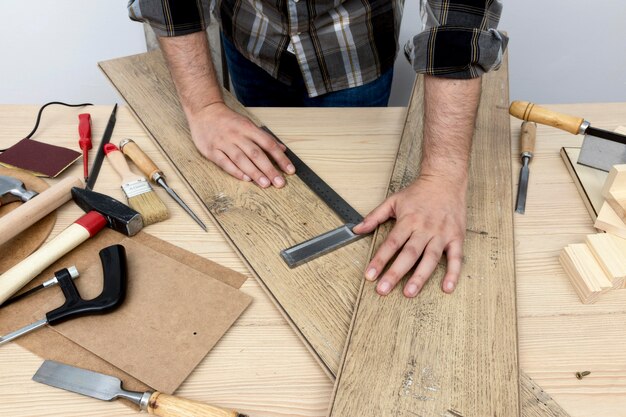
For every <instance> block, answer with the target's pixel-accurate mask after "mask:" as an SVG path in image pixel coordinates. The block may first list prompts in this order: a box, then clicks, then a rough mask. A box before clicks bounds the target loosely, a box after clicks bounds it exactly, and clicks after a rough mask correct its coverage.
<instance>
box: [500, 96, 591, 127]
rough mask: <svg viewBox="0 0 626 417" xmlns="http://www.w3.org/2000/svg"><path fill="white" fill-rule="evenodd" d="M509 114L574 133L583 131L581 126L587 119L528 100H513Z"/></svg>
mask: <svg viewBox="0 0 626 417" xmlns="http://www.w3.org/2000/svg"><path fill="white" fill-rule="evenodd" d="M509 114H510V115H511V116H513V117H517V118H518V119H521V120H525V121H527V122H536V123H541V124H542V125H548V126H552V127H556V128H557V129H561V130H564V131H566V132H569V133H573V134H574V135H577V134H579V133H581V132H580V126H581V125H582V124H583V123H584V121H585V119H583V118H582V117H575V116H570V115H567V114H562V113H557V112H554V111H551V110H548V109H546V108H543V107H540V106H537V105H535V104H533V103H529V102H528V101H514V102H512V103H511V107H509Z"/></svg>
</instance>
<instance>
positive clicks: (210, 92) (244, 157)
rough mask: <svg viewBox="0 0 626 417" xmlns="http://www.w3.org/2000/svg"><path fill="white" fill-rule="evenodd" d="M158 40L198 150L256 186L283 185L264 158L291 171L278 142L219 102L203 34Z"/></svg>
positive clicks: (283, 181) (209, 54)
mask: <svg viewBox="0 0 626 417" xmlns="http://www.w3.org/2000/svg"><path fill="white" fill-rule="evenodd" d="M159 43H160V45H161V49H162V50H163V54H164V56H165V58H166V61H167V65H168V68H169V70H170V73H171V74H172V79H173V80H174V85H176V91H177V92H178V97H179V99H180V103H181V105H182V107H183V110H184V112H185V115H186V116H187V121H188V122H189V128H190V129H191V137H192V139H193V141H194V144H195V145H196V148H198V151H199V152H200V153H201V154H202V155H203V156H204V157H205V158H207V159H209V160H211V161H212V162H214V163H215V164H217V165H218V166H220V167H221V168H222V169H223V170H224V171H226V172H228V173H229V174H230V175H232V176H233V177H235V178H239V179H240V180H244V181H254V182H255V183H256V184H258V185H259V186H260V187H262V188H266V187H269V186H270V185H272V184H273V185H274V186H275V187H282V186H284V185H285V179H284V178H283V176H282V175H281V173H280V172H279V171H278V170H277V169H276V168H274V166H273V164H272V161H271V160H270V158H271V159H273V160H274V161H275V162H276V163H277V164H278V166H280V168H281V169H282V170H283V171H284V172H286V173H288V174H293V173H294V172H295V168H294V166H293V165H292V164H291V162H290V161H289V159H287V156H285V153H284V151H285V148H284V146H282V145H280V144H279V143H278V142H276V140H275V139H274V138H273V137H271V135H269V134H267V133H266V132H264V131H263V130H261V129H259V128H258V127H257V126H255V125H254V123H252V121H251V120H249V119H248V118H246V117H244V116H241V115H240V114H239V113H237V112H235V111H233V110H231V109H229V108H228V107H227V106H226V105H225V104H224V100H223V97H222V92H221V88H220V86H219V83H218V81H217V77H216V76H215V68H213V63H212V61H211V53H210V50H209V45H208V41H207V37H206V33H205V32H204V31H202V32H195V33H191V34H189V35H183V36H176V37H171V38H164V37H161V38H159ZM268 155H269V157H268Z"/></svg>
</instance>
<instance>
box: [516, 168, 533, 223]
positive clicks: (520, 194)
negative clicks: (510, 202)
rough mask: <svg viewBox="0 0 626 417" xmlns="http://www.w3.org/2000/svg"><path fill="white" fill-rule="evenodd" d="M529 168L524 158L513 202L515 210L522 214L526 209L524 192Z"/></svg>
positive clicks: (525, 191)
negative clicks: (514, 201) (515, 198)
mask: <svg viewBox="0 0 626 417" xmlns="http://www.w3.org/2000/svg"><path fill="white" fill-rule="evenodd" d="M529 176H530V169H529V168H528V158H524V165H522V169H521V170H520V172H519V186H518V188H517V202H516V203H515V211H516V212H517V213H519V214H524V212H525V211H526V193H527V191H528V177H529Z"/></svg>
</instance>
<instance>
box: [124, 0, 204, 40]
mask: <svg viewBox="0 0 626 417" xmlns="http://www.w3.org/2000/svg"><path fill="white" fill-rule="evenodd" d="M128 15H129V17H130V18H131V19H132V20H135V21H137V22H144V23H148V24H149V25H150V26H151V27H152V29H154V32H155V33H156V34H157V36H180V35H187V34H189V33H194V32H199V31H201V30H205V29H206V27H207V25H208V24H209V18H210V2H209V1H203V0H198V1H188V0H185V1H176V0H130V1H129V2H128Z"/></svg>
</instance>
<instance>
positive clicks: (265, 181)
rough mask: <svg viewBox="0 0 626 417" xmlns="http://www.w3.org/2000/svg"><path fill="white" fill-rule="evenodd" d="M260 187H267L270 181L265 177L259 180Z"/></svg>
mask: <svg viewBox="0 0 626 417" xmlns="http://www.w3.org/2000/svg"><path fill="white" fill-rule="evenodd" d="M259 185H260V186H261V187H267V186H268V185H270V180H268V179H267V178H265V177H261V178H259Z"/></svg>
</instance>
